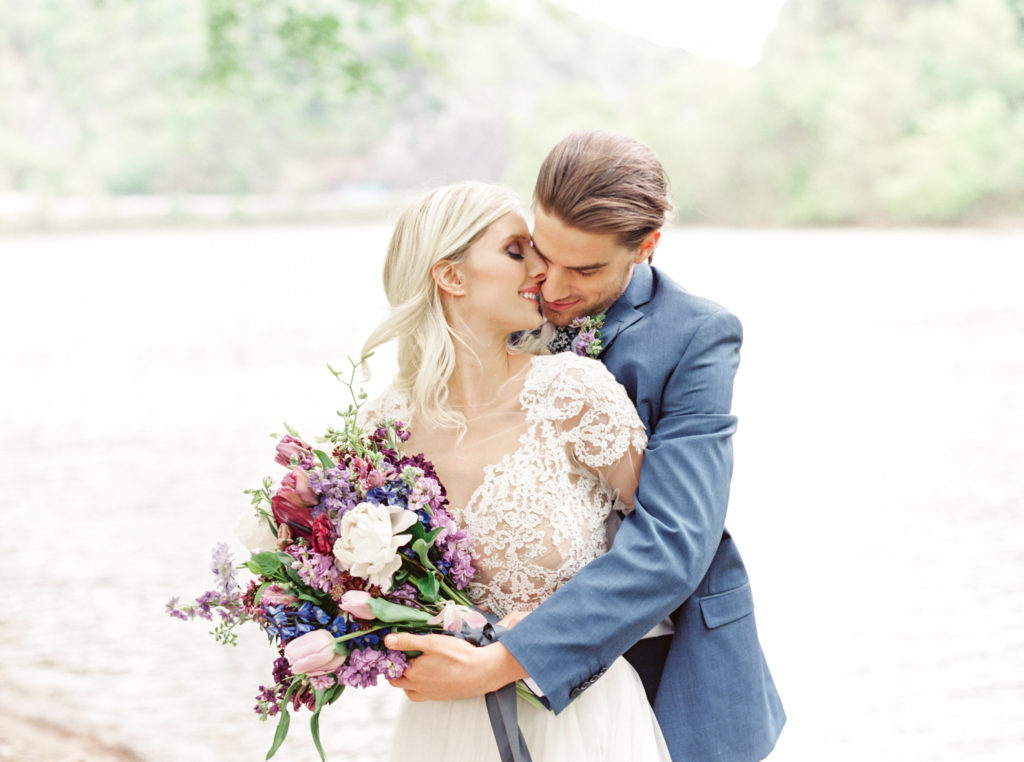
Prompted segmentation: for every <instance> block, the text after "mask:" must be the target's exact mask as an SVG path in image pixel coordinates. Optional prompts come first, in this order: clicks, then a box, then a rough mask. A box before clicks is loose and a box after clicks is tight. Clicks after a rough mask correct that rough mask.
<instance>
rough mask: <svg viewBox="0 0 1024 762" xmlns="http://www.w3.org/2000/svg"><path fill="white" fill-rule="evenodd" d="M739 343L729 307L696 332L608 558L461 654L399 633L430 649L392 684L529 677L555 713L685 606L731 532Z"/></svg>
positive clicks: (405, 645) (439, 691) (462, 684)
mask: <svg viewBox="0 0 1024 762" xmlns="http://www.w3.org/2000/svg"><path fill="white" fill-rule="evenodd" d="M741 340H742V331H741V328H740V324H739V321H738V320H737V319H736V318H735V317H734V316H732V315H730V314H729V313H727V312H719V313H715V314H712V315H710V316H708V317H707V318H706V319H704V321H703V323H702V324H701V325H700V326H699V327H698V328H697V329H696V331H695V332H694V334H693V337H692V339H691V340H690V342H689V344H688V345H687V347H686V348H685V349H684V350H683V353H682V356H681V357H680V359H679V361H678V363H677V364H676V367H675V369H674V370H673V372H672V373H671V375H670V376H669V378H668V381H667V383H666V385H665V389H664V394H663V396H662V409H661V417H660V419H659V420H658V422H657V424H656V426H655V428H654V430H653V431H652V432H651V436H650V439H649V441H648V445H647V450H646V452H645V454H644V463H643V467H642V469H641V472H640V484H639V487H638V489H637V493H636V498H635V501H634V502H635V507H636V508H635V510H634V511H633V512H632V513H631V514H629V515H628V516H626V518H625V519H624V520H623V522H622V526H621V527H620V528H619V531H618V533H617V534H616V537H615V542H614V544H613V546H612V548H611V549H610V550H609V551H608V553H606V554H605V555H603V556H601V557H600V558H598V559H595V560H594V561H592V562H591V563H590V564H588V565H587V566H586V567H584V568H583V569H582V570H580V571H579V572H578V573H577V574H576V575H575V576H574V577H573V578H572V579H571V580H570V581H569V582H568V583H566V584H565V585H563V586H562V587H561V588H560V589H559V590H558V591H557V592H555V594H554V595H552V596H551V597H550V598H548V599H547V600H546V601H545V602H544V603H543V604H541V605H540V606H539V607H538V608H537V609H536V610H535V611H533V612H532V613H531V614H530V615H529V616H527V617H526V618H525V619H523V620H522V621H521V622H519V624H517V625H516V626H515V627H514V628H513V629H512V630H510V631H509V632H508V633H506V634H505V635H504V636H503V637H502V640H501V642H500V643H498V644H495V645H493V646H487V647H486V648H482V649H472V647H470V646H468V645H467V644H465V643H463V644H461V645H462V646H466V648H461V647H453V646H449V645H446V644H442V643H440V642H438V641H437V640H436V639H437V638H444V639H446V640H454V639H452V638H445V636H421V637H417V636H411V635H403V636H388V639H389V641H390V640H391V638H392V637H399V638H401V640H400V641H398V642H396V644H395V645H394V646H392V647H399V648H401V649H402V650H411V649H413V648H415V649H418V650H423V651H424V655H423V656H421V657H419V658H417V659H415V660H414V661H413V663H412V666H411V667H410V669H409V672H408V673H407V677H405V678H403V679H402V680H401V681H396V685H399V687H403V688H406V689H407V690H408V691H409V692H410V695H411V697H413V698H431V699H447V698H461V697H465V696H469V695H476V694H479V693H484V692H487V691H489V690H493V689H494V688H496V687H500V686H501V685H503V684H505V683H507V682H509V681H510V679H506V678H509V677H510V676H512V677H511V679H516V677H515V676H518V677H523V676H524V674H528V675H529V676H530V677H531V678H533V680H534V681H536V683H537V684H538V685H539V687H540V688H541V690H542V691H543V692H544V695H545V699H546V701H547V702H548V704H549V705H550V706H551V708H552V709H554V710H555V711H561V710H562V709H564V708H565V707H566V706H567V705H568V704H569V702H570V701H571V700H572V699H573V698H575V697H576V696H577V695H578V694H579V692H580V691H581V690H583V688H584V687H585V686H586V685H589V684H590V682H593V678H594V677H595V676H597V675H599V674H600V673H601V672H603V670H604V669H606V668H607V667H608V665H610V664H611V662H612V661H614V660H615V659H616V658H617V657H618V656H620V655H622V654H623V653H624V652H625V651H626V649H628V648H629V647H630V646H631V645H633V644H634V643H635V642H636V641H638V640H639V639H640V638H642V637H643V636H644V635H645V634H646V633H647V632H648V631H650V629H651V628H652V627H653V626H654V625H655V624H657V623H658V622H660V621H661V620H663V619H664V618H665V617H666V616H668V615H669V614H670V613H671V612H673V611H674V610H675V609H676V608H678V607H679V606H680V605H681V604H682V603H683V601H685V600H686V599H687V598H688V597H689V596H690V595H691V594H692V593H693V591H694V589H695V588H696V587H697V585H698V584H699V582H700V580H701V579H702V578H703V577H704V574H705V573H706V572H707V569H708V566H709V565H710V564H711V560H712V558H713V557H714V554H715V552H716V550H717V548H718V545H719V542H720V541H721V537H722V531H723V529H724V526H725V510H726V504H727V502H728V496H729V481H730V478H731V476H732V443H731V437H732V434H733V432H734V431H735V428H736V419H735V417H733V416H732V415H731V413H730V408H731V404H732V385H733V378H734V376H735V373H736V368H737V366H738V364H739V348H740V343H741ZM659 349H663V348H660V347H652V348H651V351H652V352H655V351H659ZM389 644H390V643H389ZM434 680H439V681H440V682H438V683H433V684H432V681H434ZM502 681H504V682H502Z"/></svg>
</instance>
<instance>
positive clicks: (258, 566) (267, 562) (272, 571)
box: [245, 551, 291, 579]
mask: <svg viewBox="0 0 1024 762" xmlns="http://www.w3.org/2000/svg"><path fill="white" fill-rule="evenodd" d="M282 556H284V558H282ZM286 559H287V561H286ZM290 559H291V556H289V555H288V554H286V553H275V552H271V551H266V552H263V553H253V554H252V556H251V557H250V558H249V560H248V561H246V562H245V567H246V568H247V569H248V570H249V571H251V572H252V573H253V574H259V575H260V576H261V577H271V578H274V579H278V578H279V577H280V572H281V569H282V567H284V566H285V563H287V562H290ZM285 568H290V567H285Z"/></svg>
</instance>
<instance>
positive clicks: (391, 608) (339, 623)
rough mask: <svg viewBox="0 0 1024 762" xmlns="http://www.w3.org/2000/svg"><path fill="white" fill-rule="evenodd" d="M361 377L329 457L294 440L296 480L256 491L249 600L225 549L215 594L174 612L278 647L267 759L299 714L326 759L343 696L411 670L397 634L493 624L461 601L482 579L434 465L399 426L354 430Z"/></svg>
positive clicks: (267, 697) (286, 448)
mask: <svg viewBox="0 0 1024 762" xmlns="http://www.w3.org/2000/svg"><path fill="white" fill-rule="evenodd" d="M350 363H351V361H350ZM351 364H352V375H351V376H350V377H349V378H348V380H345V379H344V378H342V375H341V374H340V373H339V372H338V371H335V370H334V369H333V368H331V372H332V373H334V375H335V377H337V378H338V380H339V381H342V383H344V384H345V385H346V386H347V387H348V390H349V393H350V395H351V396H352V404H350V405H349V408H348V409H347V410H346V411H345V412H339V415H340V416H341V417H342V420H343V425H342V426H341V427H340V428H333V427H332V428H329V429H328V430H327V433H326V435H325V436H323V437H322V438H320V440H318V441H319V442H320V443H322V447H314V446H312V445H310V444H308V443H307V442H306V441H305V440H303V439H302V438H301V437H300V436H299V435H298V433H297V432H294V431H292V430H291V429H289V434H288V435H287V436H284V437H283V438H281V439H280V441H279V442H278V444H277V452H276V458H275V460H276V462H277V463H278V464H280V465H282V466H284V467H285V468H287V469H288V473H287V474H286V475H285V476H284V477H283V478H282V479H281V480H280V483H279V484H278V485H276V486H275V485H274V481H273V480H272V479H271V478H270V477H267V478H265V479H264V480H263V483H262V485H261V486H260V487H258V488H257V489H253V490H246V494H249V495H251V496H252V506H253V509H254V511H253V515H252V516H251V521H250V525H249V527H248V528H247V529H246V530H245V531H244V532H240V534H243V535H245V537H244V539H245V540H246V544H247V545H248V546H249V547H250V548H252V549H253V553H252V555H251V556H250V558H249V559H248V560H247V561H246V562H245V564H244V565H243V567H244V568H245V569H247V570H248V571H249V572H251V573H252V578H251V579H250V580H249V581H248V583H247V584H245V587H244V589H243V587H242V585H240V584H239V582H238V581H237V580H236V576H235V572H236V569H235V567H234V566H233V564H232V562H231V559H230V556H229V554H228V549H227V546H226V545H224V544H221V545H218V546H217V547H216V548H215V549H214V554H213V556H214V557H213V564H212V566H211V569H212V571H213V572H214V576H215V578H216V580H217V584H216V586H215V587H214V589H212V590H209V591H207V592H206V593H204V594H203V595H201V596H199V597H198V598H197V599H196V600H195V602H194V603H192V604H187V605H180V604H179V603H178V599H177V598H175V599H172V600H171V601H170V602H169V603H168V604H167V611H168V613H169V614H170V615H171V616H174V617H177V618H179V619H192V618H195V617H200V618H202V619H207V620H211V621H212V620H213V619H214V614H216V616H217V625H216V627H215V629H214V630H213V632H212V634H213V635H214V636H215V638H216V639H217V640H218V641H219V642H222V643H225V644H234V643H235V641H236V638H237V635H236V633H235V632H234V630H235V628H236V627H238V626H239V625H241V624H244V623H247V622H253V623H254V624H255V625H256V626H258V627H259V628H260V629H262V630H263V631H264V632H265V633H266V635H267V638H268V639H269V640H270V642H271V644H272V645H273V646H275V650H276V653H277V658H275V659H274V661H273V665H272V669H271V672H272V675H273V681H272V683H271V684H270V685H268V686H260V687H259V693H258V695H257V697H256V706H255V711H256V712H257V713H258V714H259V715H260V718H261V719H264V720H265V719H266V718H267V717H271V716H274V715H278V716H279V720H278V726H277V732H276V734H275V737H274V741H273V744H272V746H271V748H270V750H269V752H268V753H267V758H268V759H269V758H270V757H272V756H273V755H274V753H275V752H276V751H277V750H278V748H280V746H281V744H282V743H283V742H284V739H285V736H286V735H287V733H288V726H289V722H290V717H289V711H288V708H289V705H290V706H291V708H292V709H293V710H296V711H297V710H298V709H299V708H301V707H306V708H307V709H308V710H309V711H310V712H312V716H311V719H310V730H311V733H312V736H313V743H314V745H315V746H316V749H317V751H318V753H319V754H320V758H321V759H324V752H323V747H322V746H321V743H320V733H319V716H320V711H321V709H322V708H323V707H324V706H325V705H328V704H331V703H333V702H334V701H336V700H337V699H338V697H339V696H340V695H341V693H342V691H344V689H345V688H346V687H347V686H352V687H356V688H364V687H368V686H371V685H376V684H377V681H378V678H379V677H381V676H384V677H385V678H388V679H393V678H396V677H399V676H401V675H402V673H403V672H404V671H405V669H406V667H407V666H408V661H407V657H406V655H405V654H404V653H402V652H400V651H392V650H389V649H387V648H386V647H385V646H384V644H383V637H384V636H385V635H386V634H387V633H388V632H390V631H392V630H402V631H406V632H415V633H424V632H442V631H446V630H447V631H449V632H458V631H460V630H461V628H462V625H463V623H464V622H465V623H466V624H467V625H468V626H469V627H480V626H483V624H484V623H485V621H486V620H485V619H484V617H483V616H482V615H481V614H480V613H479V612H477V611H475V610H473V609H471V607H470V602H469V600H468V599H467V598H466V596H465V595H464V594H463V593H462V592H461V591H462V590H463V589H464V588H465V587H466V585H467V584H468V583H469V582H470V580H471V579H472V577H473V574H474V569H473V563H472V559H471V556H470V553H469V542H468V540H467V538H466V535H465V534H464V533H463V532H462V531H460V530H459V528H458V527H457V526H456V524H455V522H454V521H453V519H452V517H451V516H450V515H449V514H448V512H447V510H446V508H445V507H446V505H447V498H446V497H445V491H444V487H443V486H442V485H441V483H440V481H439V480H438V478H437V475H436V474H435V473H434V469H433V466H432V465H431V464H430V462H429V461H427V460H426V459H424V457H423V456H422V455H412V456H410V455H405V454H403V452H402V444H403V443H404V442H405V441H406V440H407V439H408V437H409V435H408V433H407V432H406V430H405V428H404V426H403V424H402V423H401V422H399V421H377V422H374V423H373V424H372V425H373V428H369V429H365V428H363V427H361V426H360V425H359V424H358V422H357V417H358V414H359V409H360V407H361V406H362V404H363V402H364V401H365V398H366V395H365V393H363V392H360V393H359V394H356V393H355V392H354V390H353V386H352V381H353V379H354V376H355V371H356V368H357V367H358V366H359V363H351ZM328 367H329V366H328ZM240 568H241V567H240Z"/></svg>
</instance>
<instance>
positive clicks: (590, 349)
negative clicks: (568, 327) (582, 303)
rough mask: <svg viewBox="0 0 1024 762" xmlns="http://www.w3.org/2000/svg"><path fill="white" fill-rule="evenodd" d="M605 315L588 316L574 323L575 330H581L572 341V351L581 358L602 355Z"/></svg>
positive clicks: (577, 319) (579, 318)
mask: <svg viewBox="0 0 1024 762" xmlns="http://www.w3.org/2000/svg"><path fill="white" fill-rule="evenodd" d="M603 325H604V315H587V316H586V317H578V318H575V319H574V320H573V321H572V326H573V328H577V329H579V333H578V334H576V338H575V339H573V340H572V351H573V352H575V353H576V354H578V355H579V356H580V357H595V358H596V357H597V356H598V355H599V354H600V353H601V348H602V346H603V345H602V344H601V326H603Z"/></svg>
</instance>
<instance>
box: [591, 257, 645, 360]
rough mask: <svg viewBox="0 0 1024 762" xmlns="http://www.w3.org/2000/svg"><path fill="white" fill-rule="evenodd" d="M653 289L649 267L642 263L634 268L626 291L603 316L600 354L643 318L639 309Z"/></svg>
mask: <svg viewBox="0 0 1024 762" xmlns="http://www.w3.org/2000/svg"><path fill="white" fill-rule="evenodd" d="M653 288H654V276H653V274H652V273H651V266H650V265H648V264H646V263H644V264H639V265H637V266H636V267H634V268H633V277H632V278H631V279H630V281H629V285H628V286H626V290H625V291H624V292H623V294H622V296H620V297H619V298H618V301H616V302H615V304H613V305H612V306H611V307H609V308H608V312H607V313H606V314H605V318H604V325H603V326H601V344H602V349H601V353H602V354H604V352H605V351H607V349H608V347H609V346H610V345H611V343H612V342H613V341H615V338H616V337H617V336H618V335H619V334H620V333H622V331H624V330H625V329H626V328H628V327H629V326H631V325H633V323H635V322H636V321H638V320H639V319H640V318H642V317H643V316H644V313H643V312H642V311H641V310H640V309H639V307H641V306H642V305H644V304H646V303H647V302H649V301H650V300H651V292H652V291H653Z"/></svg>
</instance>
